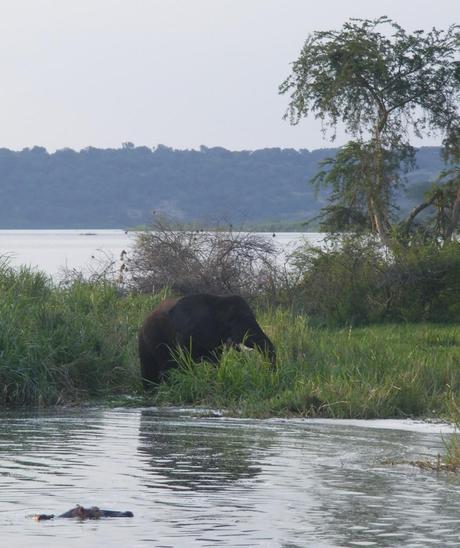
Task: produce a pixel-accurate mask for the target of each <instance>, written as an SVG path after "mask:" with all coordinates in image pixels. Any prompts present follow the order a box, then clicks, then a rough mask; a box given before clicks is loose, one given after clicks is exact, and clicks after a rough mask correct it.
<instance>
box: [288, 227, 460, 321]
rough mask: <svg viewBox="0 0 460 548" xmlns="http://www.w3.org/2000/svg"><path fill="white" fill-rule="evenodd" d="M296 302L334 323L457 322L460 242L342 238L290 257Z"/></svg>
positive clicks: (314, 315)
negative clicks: (295, 278)
mask: <svg viewBox="0 0 460 548" xmlns="http://www.w3.org/2000/svg"><path fill="white" fill-rule="evenodd" d="M293 265H294V268H296V269H297V270H298V272H299V273H300V274H299V277H300V283H299V284H298V286H297V287H296V288H295V289H294V291H293V296H292V298H293V299H294V300H295V303H296V306H297V307H298V308H301V309H302V310H303V311H305V312H306V313H307V314H309V315H310V316H311V317H312V318H313V319H314V320H315V321H317V322H320V323H321V322H323V323H326V324H333V325H347V324H363V323H374V322H382V321H410V322H420V321H435V322H436V321H438V322H443V321H445V322H448V321H460V276H459V272H460V244H459V243H458V242H448V243H446V244H445V245H444V246H439V245H437V244H435V243H432V242H430V243H425V242H423V241H422V242H419V243H416V242H414V243H413V245H411V246H403V245H399V244H395V243H393V246H392V249H391V251H389V250H388V249H387V248H385V247H384V246H382V245H381V244H380V243H378V242H377V241H376V240H375V239H374V238H370V237H366V236H361V237H357V236H345V237H343V238H341V239H340V240H335V241H333V242H332V243H331V247H330V248H328V249H318V248H310V247H305V248H300V249H299V250H297V252H296V253H295V254H294V256H293Z"/></svg>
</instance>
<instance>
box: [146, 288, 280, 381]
mask: <svg viewBox="0 0 460 548" xmlns="http://www.w3.org/2000/svg"><path fill="white" fill-rule="evenodd" d="M241 344H243V345H244V346H247V347H249V348H256V349H258V350H259V351H262V352H265V353H266V354H267V356H268V358H269V360H270V363H271V364H272V366H274V365H275V362H276V353H275V348H274V346H273V344H272V342H271V341H270V339H269V338H268V337H267V335H266V334H265V333H264V332H263V331H262V329H261V328H260V326H259V324H258V323H257V320H256V318H255V316H254V313H253V312H252V310H251V308H250V307H249V305H248V303H247V302H246V301H245V300H244V299H243V298H242V297H240V296H239V295H224V296H218V295H210V294H206V293H200V294H193V295H187V296H185V297H182V298H178V299H166V300H164V301H163V302H161V303H160V305H159V306H157V308H155V309H154V310H153V311H152V312H151V313H150V314H149V315H148V316H147V317H146V318H145V321H144V323H143V325H142V327H141V329H140V332H139V359H140V365H141V376H142V382H143V384H144V387H145V388H146V389H147V388H149V387H151V386H152V383H153V384H158V383H159V382H161V380H162V378H163V376H164V374H165V373H166V372H167V371H168V370H169V369H171V368H173V367H176V366H177V362H176V360H175V359H174V351H175V350H177V348H182V349H184V350H189V351H190V354H191V357H192V359H193V360H194V361H200V360H207V361H211V362H216V361H218V359H219V356H220V353H221V350H222V347H223V346H224V345H227V346H233V347H235V348H239V346H240V345H241Z"/></svg>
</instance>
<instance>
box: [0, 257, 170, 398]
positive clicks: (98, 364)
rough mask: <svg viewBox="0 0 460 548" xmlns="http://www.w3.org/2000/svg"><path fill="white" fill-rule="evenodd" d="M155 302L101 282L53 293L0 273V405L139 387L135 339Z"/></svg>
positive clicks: (34, 277)
mask: <svg viewBox="0 0 460 548" xmlns="http://www.w3.org/2000/svg"><path fill="white" fill-rule="evenodd" d="M160 299H161V296H159V295H157V296H151V297H149V298H147V297H145V296H144V297H142V298H140V297H139V296H136V295H129V296H121V295H120V294H119V293H118V291H117V289H116V287H115V286H114V285H112V284H109V283H102V282H101V283H96V284H92V283H88V282H84V281H75V282H74V283H71V284H70V285H68V286H67V287H56V286H54V285H53V283H52V282H51V280H50V279H49V278H48V277H47V276H45V275H44V274H42V273H40V272H35V271H32V270H30V269H27V268H21V269H19V270H15V269H12V268H10V267H9V266H8V265H6V264H3V265H2V267H1V269H0V404H1V405H18V404H37V403H43V404H53V403H63V402H68V401H74V400H79V399H81V398H89V397H96V396H101V395H106V394H109V393H112V394H113V393H119V392H123V391H128V390H129V391H136V390H137V389H138V388H139V374H138V368H137V347H136V334H137V329H138V326H139V325H140V323H141V322H142V318H143V317H144V315H145V314H146V313H147V311H148V310H149V309H151V308H152V307H153V306H154V305H155V303H157V302H158V301H159V300H160Z"/></svg>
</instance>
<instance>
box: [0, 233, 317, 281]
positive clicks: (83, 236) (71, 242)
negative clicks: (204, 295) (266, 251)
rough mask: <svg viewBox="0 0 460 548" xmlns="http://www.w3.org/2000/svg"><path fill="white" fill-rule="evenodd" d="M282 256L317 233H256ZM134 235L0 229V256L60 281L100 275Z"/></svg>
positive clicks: (130, 246)
mask: <svg viewBox="0 0 460 548" xmlns="http://www.w3.org/2000/svg"><path fill="white" fill-rule="evenodd" d="M258 234H259V235H260V236H262V237H264V238H267V239H269V240H271V241H273V242H275V244H276V245H277V247H278V248H279V249H280V250H282V251H283V252H285V253H288V252H290V251H292V250H293V248H294V247H295V245H296V244H298V243H299V242H301V241H303V240H307V241H309V242H311V243H314V244H316V243H320V242H321V241H322V240H323V238H324V235H323V234H320V233H314V232H311V233H300V232H299V233H296V232H277V233H265V232H264V233H258ZM135 238H136V233H135V232H128V231H125V230H121V229H119V230H100V229H90V228H89V229H81V230H0V256H2V255H3V256H6V257H8V258H9V260H10V263H11V264H12V265H15V266H19V265H27V266H31V267H32V268H37V269H39V270H42V271H44V272H46V273H47V274H49V275H50V276H52V277H53V278H55V279H56V280H59V279H61V278H62V277H64V275H65V271H66V270H67V271H68V270H72V269H76V270H79V271H83V272H85V273H91V272H94V271H96V272H98V271H99V272H100V271H101V269H102V267H103V266H104V265H106V264H107V262H108V261H110V260H114V261H115V262H116V263H117V261H118V263H117V264H118V265H119V264H120V262H119V259H120V255H121V253H122V251H126V252H128V253H129V252H130V251H131V249H132V246H133V244H134V242H135Z"/></svg>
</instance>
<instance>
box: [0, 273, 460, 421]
mask: <svg viewBox="0 0 460 548" xmlns="http://www.w3.org/2000/svg"><path fill="white" fill-rule="evenodd" d="M163 297H164V295H147V296H146V295H136V294H129V295H122V294H121V293H120V292H119V291H118V290H117V288H116V287H115V286H113V285H112V284H110V283H104V282H100V283H98V284H89V283H87V282H83V281H74V282H73V283H71V284H68V285H67V286H60V287H58V286H55V285H53V283H52V282H51V280H50V279H49V278H47V277H46V276H45V275H43V274H40V273H36V272H35V273H34V272H31V271H29V270H27V269H22V270H20V271H15V270H12V269H10V268H9V267H7V266H6V265H3V266H2V268H1V272H0V324H1V325H0V327H1V329H0V386H1V387H2V388H1V391H0V404H1V405H2V406H3V407H5V406H17V405H37V404H38V405H54V404H64V403H70V402H72V403H74V402H82V401H86V400H89V399H94V398H98V399H104V398H111V397H114V396H117V395H120V394H130V395H136V396H141V395H142V387H141V383H140V378H139V366H138V358H137V332H138V328H139V326H140V324H141V323H142V320H143V318H144V317H145V315H146V314H147V312H148V311H149V310H151V309H152V308H153V307H154V306H155V305H156V304H157V303H158V302H159V301H160V300H161V299H162V298H163ZM258 318H259V322H260V324H261V325H262V326H263V328H264V330H265V331H266V332H267V333H268V334H269V336H270V337H271V338H272V340H273V342H274V344H275V345H276V347H277V355H278V365H277V368H276V369H275V370H271V369H270V367H269V366H268V364H267V363H266V362H265V361H264V358H263V356H261V355H260V354H259V353H258V352H249V351H248V352H236V351H232V350H229V351H227V352H225V353H224V355H223V358H222V361H221V364H220V366H219V367H215V366H213V365H210V364H193V363H187V359H184V362H185V363H183V364H182V367H181V368H178V369H177V370H175V371H173V372H172V374H171V375H170V377H169V378H168V379H167V380H166V382H165V383H163V384H162V385H161V386H160V387H159V389H158V391H157V392H156V393H155V394H153V396H152V397H151V398H149V400H148V403H154V404H160V405H162V404H164V405H166V404H168V405H170V404H172V405H201V406H209V407H213V408H225V409H227V410H229V412H230V413H233V414H237V415H242V416H252V417H268V416H321V417H335V418H388V417H433V416H434V417H443V418H448V417H450V416H451V415H452V414H454V413H455V410H456V409H457V408H458V406H459V401H460V400H459V388H460V386H459V385H460V380H459V377H458V367H459V365H460V332H459V329H458V326H456V325H452V324H450V325H433V324H391V325H375V326H368V327H360V328H334V329H333V328H329V329H324V328H319V327H315V326H314V325H312V324H310V323H309V320H308V318H307V317H305V316H302V315H293V314H292V313H291V312H289V311H288V310H283V309H276V310H268V311H267V310H266V311H261V312H260V313H259V314H258Z"/></svg>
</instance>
